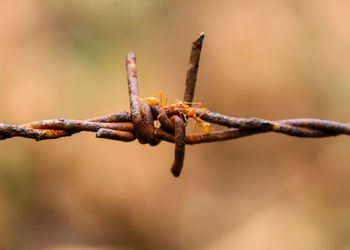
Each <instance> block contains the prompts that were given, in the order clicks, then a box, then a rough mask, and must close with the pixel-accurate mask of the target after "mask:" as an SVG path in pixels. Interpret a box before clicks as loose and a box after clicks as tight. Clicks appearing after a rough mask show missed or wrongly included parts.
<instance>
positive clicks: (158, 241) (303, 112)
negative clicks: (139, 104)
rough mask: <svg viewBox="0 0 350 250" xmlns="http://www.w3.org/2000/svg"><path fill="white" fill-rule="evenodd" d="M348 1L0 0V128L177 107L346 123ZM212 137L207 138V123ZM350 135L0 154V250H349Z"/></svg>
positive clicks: (5, 145)
mask: <svg viewBox="0 0 350 250" xmlns="http://www.w3.org/2000/svg"><path fill="white" fill-rule="evenodd" d="M349 10H350V2H349V1H347V0H324V1H318V0H283V1H280V0H251V1H243V0H217V1H209V0H194V1H186V0H175V1H171V0H148V1H144V0H129V1H122V0H119V1H118V0H100V1H93V0H69V1H68V0H43V1H29V0H12V1H2V2H1V3H0V23H1V29H0V58H1V60H0V87H1V88H0V90H1V91H0V122H4V123H10V124H22V123H25V122H29V121H35V120H42V119H49V118H71V119H85V118H88V117H93V116H96V115H104V114H110V113H116V112H120V111H128V110H129V104H128V102H129V97H128V90H127V82H126V73H125V55H126V53H127V52H129V51H135V52H136V55H137V66H138V73H139V84H140V96H143V97H145V96H150V95H152V94H154V93H156V92H157V91H159V90H162V91H163V92H164V93H165V94H166V95H168V96H169V100H170V101H171V102H173V100H174V99H175V98H179V99H181V98H182V97H183V91H184V82H185V74H186V69H187V64H188V59H189V55H190V48H191V42H192V41H193V39H194V38H195V37H197V35H198V34H199V32H201V31H204V32H205V33H206V37H205V40H204V45H203V50H202V56H201V62H200V68H199V75H198V82H197V89H196V93H195V101H200V102H202V103H203V106H204V107H207V108H209V109H210V110H212V111H216V112H220V113H223V114H227V115H231V116H236V117H260V118H266V119H271V120H278V119H287V118H324V119H330V120H335V121H339V122H349V121H350V112H349V109H348V107H349V101H348V100H349V96H350V84H349V82H350V71H349V66H350V33H349V26H350V15H349ZM216 129H219V128H216ZM349 148H350V138H349V137H346V136H339V137H334V138H324V139H300V138H293V137H288V136H285V135H281V134H261V135H256V136H252V137H247V138H242V139H239V140H232V141H226V142H218V143H211V144H210V143H209V144H205V145H196V146H188V147H187V149H186V159H185V166H184V170H183V173H182V176H181V177H180V178H179V179H175V178H173V177H172V175H171V173H170V166H171V163H172V161H173V154H174V152H173V145H172V144H169V143H166V142H163V143H161V144H160V145H159V146H158V147H154V148H151V147H150V146H147V145H140V144H138V143H137V142H136V141H134V142H132V143H123V142H116V141H109V140H101V139H96V138H95V135H94V133H80V134H76V135H74V136H72V137H67V138H62V139H58V140H49V141H42V142H35V141H33V140H28V139H23V138H13V139H10V140H6V141H1V143H0V249H6V250H8V249H9V250H12V249H15V250H22V249H23V250H24V249H25V250H36V249H40V250H82V249H87V250H111V249H128V250H129V249H200V250H210V249H222V250H223V249H240V250H242V249H243V250H248V249H249V250H250V249H266V250H267V249H268V250H271V249H287V250H289V249H290V250H292V249H305V250H310V249H317V250H326V249H327V250H328V249H329V250H331V249H350V197H349V195H348V194H349V192H350V182H349V181H348V179H349V176H350V168H349V166H350V158H349Z"/></svg>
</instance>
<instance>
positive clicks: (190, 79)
mask: <svg viewBox="0 0 350 250" xmlns="http://www.w3.org/2000/svg"><path fill="white" fill-rule="evenodd" d="M203 39H204V32H202V33H200V34H199V36H198V37H197V38H196V40H194V41H193V43H192V50H191V56H190V62H189V64H188V69H187V76H186V85H185V94H184V101H185V102H192V101H193V97H194V90H195V88H196V81H197V73H198V67H199V59H200V56H201V51H202V44H203ZM188 105H189V106H191V104H188Z"/></svg>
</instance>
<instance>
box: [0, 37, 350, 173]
mask: <svg viewBox="0 0 350 250" xmlns="http://www.w3.org/2000/svg"><path fill="white" fill-rule="evenodd" d="M203 38H204V34H203V33H201V34H200V35H199V37H198V38H197V39H196V40H195V41H194V42H193V44H192V52H191V58H190V63H189V68H188V71H187V78H186V90H185V95H184V101H186V102H192V100H193V96H194V90H195V84H196V78H197V73H198V65H199V58H200V52H201V48H202V42H203ZM126 67H127V79H128V87H129V97H130V110H131V113H128V112H120V113H116V114H109V115H104V116H97V117H93V118H89V119H86V120H84V121H80V120H71V119H51V120H43V121H36V122H30V123H26V124H22V125H9V124H3V123H0V140H4V139H8V138H11V137H16V136H17V137H25V138H32V139H35V140H46V139H55V138H60V137H64V136H70V135H73V134H75V133H78V132H81V131H91V132H96V137H97V138H105V139H111V140H118V141H125V142H131V141H134V140H135V139H136V138H137V139H138V141H139V142H140V143H142V144H145V143H148V144H149V145H151V146H155V145H158V144H159V143H160V142H161V141H167V142H170V143H174V144H175V160H174V163H173V165H172V168H171V172H172V174H173V175H174V176H175V177H177V176H179V175H180V173H181V170H182V167H183V162H184V155H185V144H199V143H208V142H217V141H223V140H231V139H237V138H241V137H245V136H249V135H254V134H258V133H266V132H275V133H283V134H286V135H289V136H297V137H309V138H318V137H329V136H337V135H341V134H345V135H350V124H348V123H339V122H333V121H328V120H320V119H288V120H279V121H269V120H265V119H260V118H254V117H253V118H237V117H230V116H227V115H223V114H219V113H214V112H211V111H205V112H204V113H203V110H199V109H197V110H196V109H193V110H195V111H196V116H197V117H200V118H201V119H202V120H203V121H205V122H207V123H214V124H218V125H221V126H224V127H226V129H223V130H218V131H209V132H202V133H201V134H194V135H186V123H185V121H184V120H186V119H187V118H186V117H185V116H184V115H183V114H188V113H186V110H183V109H182V107H181V106H176V108H173V109H168V110H164V107H163V109H160V108H159V107H158V106H152V105H150V104H148V105H142V104H141V103H140V100H139V89H138V81H137V72H136V57H135V54H134V53H133V52H130V53H129V54H128V55H127V57H126ZM157 121H159V123H160V127H159V126H155V124H154V123H155V122H157Z"/></svg>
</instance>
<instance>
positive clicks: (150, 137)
mask: <svg viewBox="0 0 350 250" xmlns="http://www.w3.org/2000/svg"><path fill="white" fill-rule="evenodd" d="M144 116H145V123H146V129H147V133H146V138H147V142H148V143H149V145H151V146H156V145H158V144H159V143H160V140H159V139H158V137H157V136H156V134H155V131H154V118H153V114H152V111H151V108H150V106H149V105H147V106H146V107H145V108H144Z"/></svg>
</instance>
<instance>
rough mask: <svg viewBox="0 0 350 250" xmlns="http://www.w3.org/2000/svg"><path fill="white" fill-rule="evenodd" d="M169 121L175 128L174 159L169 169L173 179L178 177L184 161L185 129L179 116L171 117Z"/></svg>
mask: <svg viewBox="0 0 350 250" xmlns="http://www.w3.org/2000/svg"><path fill="white" fill-rule="evenodd" d="M170 120H171V121H172V122H173V123H174V126H175V137H174V139H175V159H174V163H173V165H172V167H171V173H172V174H173V175H174V177H179V176H180V174H181V170H182V167H183V165H184V159H185V136H186V128H185V126H184V121H183V120H182V118H180V117H179V116H177V115H173V116H172V117H170Z"/></svg>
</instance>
